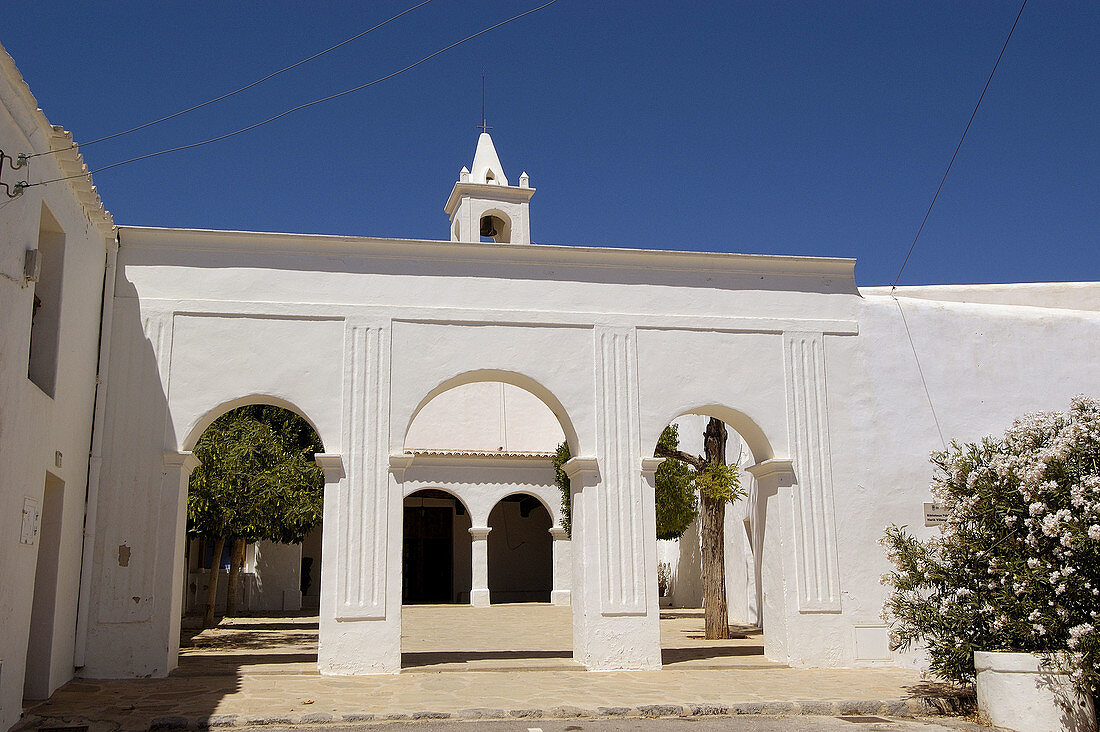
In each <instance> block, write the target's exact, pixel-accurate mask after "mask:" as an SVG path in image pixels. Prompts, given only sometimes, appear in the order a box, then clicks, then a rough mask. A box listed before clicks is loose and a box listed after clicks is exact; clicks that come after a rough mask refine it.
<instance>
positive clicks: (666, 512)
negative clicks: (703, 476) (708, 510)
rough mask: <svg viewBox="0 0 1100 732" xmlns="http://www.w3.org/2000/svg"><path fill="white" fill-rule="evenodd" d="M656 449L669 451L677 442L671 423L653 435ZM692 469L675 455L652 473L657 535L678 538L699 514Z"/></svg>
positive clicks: (678, 439)
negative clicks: (656, 434) (655, 437)
mask: <svg viewBox="0 0 1100 732" xmlns="http://www.w3.org/2000/svg"><path fill="white" fill-rule="evenodd" d="M657 445H658V450H665V451H671V450H676V449H677V448H678V447H679V446H680V433H679V431H678V429H677V427H676V425H674V424H670V425H669V426H668V427H665V430H664V432H662V433H661V436H660V437H659V438H658V439H657ZM692 478H693V474H692V470H691V468H690V467H689V466H688V465H687V464H686V463H684V462H683V461H680V460H677V459H676V458H671V459H666V460H665V461H664V462H663V463H661V464H660V466H659V467H658V468H657V473H656V474H655V475H654V494H655V498H656V503H657V538H658V539H679V538H680V537H681V536H683V535H684V532H685V531H687V530H688V527H689V526H691V524H692V522H693V521H695V518H696V517H697V516H698V515H699V499H698V497H697V494H696V493H695V487H694V486H693V485H692Z"/></svg>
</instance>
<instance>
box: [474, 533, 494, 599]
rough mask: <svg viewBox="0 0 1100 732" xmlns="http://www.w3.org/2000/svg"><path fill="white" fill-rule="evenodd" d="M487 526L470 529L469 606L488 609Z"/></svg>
mask: <svg viewBox="0 0 1100 732" xmlns="http://www.w3.org/2000/svg"><path fill="white" fill-rule="evenodd" d="M490 531H492V528H490V527H488V526H472V527H470V563H471V564H470V604H471V605H473V606H474V607H489V532H490Z"/></svg>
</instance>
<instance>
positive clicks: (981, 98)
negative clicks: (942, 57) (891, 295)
mask: <svg viewBox="0 0 1100 732" xmlns="http://www.w3.org/2000/svg"><path fill="white" fill-rule="evenodd" d="M1025 7H1027V0H1024V2H1023V3H1022V4H1021V5H1020V12H1018V13H1016V20H1015V21H1013V23H1012V28H1010V29H1009V31H1008V37H1007V38H1005V42H1004V45H1003V46H1001V52H1000V53H999V54H997V61H996V62H995V63H994V64H993V70H992V71H990V72H989V78H988V79H986V81H985V87H984V88H983V89H982V94H981V96H979V97H978V103H977V104H975V105H974V111H973V112H971V113H970V120H969V121H968V122H967V123H966V129H965V130H963V133H962V137H960V138H959V144H958V145H956V146H955V152H954V154H953V155H952V156H951V161H950V162H949V163H948V164H947V170H945V171H944V173H943V177H942V178H940V184H939V186H938V187H937V188H936V194H935V195H934V196H932V203H930V204H928V210H927V211H925V212H924V219H923V220H922V221H921V222H920V228H919V229H917V235H916V236H914V237H913V243H912V244H910V245H909V252H908V253H907V254H906V255H905V261H904V262H902V263H901V269H900V270H898V276H897V278H896V279H895V280H894V284H893V285H891V287H890V291H891V292H893V291H894V290H896V289H897V288H898V282H900V281H901V273H902V272H904V271H905V265H907V264H909V257H911V256H913V250H914V249H915V248H916V246H917V239H920V235H921V232H922V231H924V225H925V224H927V223H928V217H929V215H931V213H932V207H933V206H935V205H936V199H937V198H939V197H940V191H942V190H943V184H944V182H945V181H946V180H947V174H948V173H950V172H951V166H952V165H954V164H955V158H956V157H957V156H958V154H959V149H960V148H962V144H963V140H965V139H966V133H967V132H969V131H970V125H971V123H972V122H973V121H974V117H975V115H977V114H978V107H980V106H982V100H983V99H985V93H986V91H988V89H989V83H990V82H991V81H993V74H995V73H997V66H999V65H1000V63H1001V57H1002V56H1004V55H1005V49H1006V48H1008V42H1009V41H1010V40H1012V32H1013V31H1015V30H1016V24H1017V23H1019V22H1020V16H1021V15H1023V14H1024V8H1025Z"/></svg>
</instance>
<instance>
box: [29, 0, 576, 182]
mask: <svg viewBox="0 0 1100 732" xmlns="http://www.w3.org/2000/svg"><path fill="white" fill-rule="evenodd" d="M557 1H558V0H549V2H546V3H543V4H542V5H539V6H538V7H535V8H531V9H530V10H527V11H524V12H522V13H520V14H518V15H513V16H512V17H511V18H508V19H507V20H502V21H500V22H499V23H494V24H493V25H491V26H489V27H487V28H483V29H481V30H479V31H478V32H477V33H472V34H470V35H468V36H466V37H465V38H463V39H462V40H459V41H455V42H454V43H452V44H450V45H449V46H444V47H443V48H441V49H439V50H438V51H435V52H433V53H430V54H428V55H427V56H425V57H424V58H422V59H420V60H419V61H414V62H413V63H411V64H409V65H408V66H405V67H404V68H400V69H398V70H397V71H394V72H392V73H389V74H386V75H385V76H382V77H379V78H377V79H375V80H374V81H368V82H367V83H366V84H360V85H359V86H355V87H352V88H351V89H345V90H344V91H342V92H337V93H336V94H330V95H328V96H327V97H321V98H320V99H314V100H313V101H312V102H306V103H304V104H299V105H298V106H296V107H291V108H290V109H288V110H286V111H284V112H280V113H279V114H277V115H275V116H274V117H268V118H267V119H265V120H261V121H260V122H256V123H254V124H251V125H248V126H247V127H242V128H241V129H239V130H234V131H233V132H227V133H225V134H224V135H218V136H217V137H211V138H209V139H207V140H199V141H198V142H192V143H190V144H187V145H179V146H177V147H170V148H167V149H165V150H158V151H157V152H152V153H147V154H145V155H139V156H137V157H136V158H130V159H128V160H121V161H119V162H117V163H111V164H110V165H104V166H103V167H101V168H96V169H95V170H89V171H88V172H86V173H77V174H76V175H67V176H64V177H62V178H51V179H50V180H43V181H39V182H38V183H28V184H27V185H26V186H24V187H25V188H31V187H33V186H44V185H47V184H48V183H59V182H61V181H66V180H73V179H74V178H83V177H85V176H89V175H94V174H95V173H99V172H102V171H104V170H110V169H111V168H117V167H119V166H120V165H129V164H130V163H136V162H138V161H139V160H148V159H149V158H155V157H158V156H160V155H167V154H168V153H174V152H180V151H182V150H191V149H193V148H196V147H202V146H203V145H209V144H211V143H214V142H219V141H221V140H225V139H228V138H230V137H234V136H236V135H240V134H243V133H245V132H250V131H251V130H254V129H256V128H257V127H263V126H264V125H266V124H269V123H271V122H274V121H275V120H278V119H282V118H283V117H286V116H287V115H288V114H293V113H294V112H298V111H300V110H303V109H306V108H307V107H312V106H314V105H317V104H321V103H322V102H329V101H332V100H333V99H338V98H340V97H342V96H346V95H348V94H353V93H355V92H357V91H362V90H363V89H366V88H367V87H371V86H374V85H375V84H380V83H381V82H383V81H386V80H387V79H392V78H393V77H395V76H397V75H399V74H403V73H405V72H406V71H408V70H409V69H413V68H416V67H417V66H419V65H420V64H422V63H424V62H425V61H428V60H430V59H433V58H435V57H436V56H438V55H440V54H442V53H446V52H447V51H449V50H451V49H452V48H454V47H455V46H461V45H462V44H463V43H466V42H467V41H472V40H473V39H475V38H477V37H478V36H481V35H484V34H486V33H488V32H489V31H491V30H495V29H497V28H499V27H501V26H502V25H507V24H508V23H511V22H513V21H515V20H519V19H520V18H522V17H524V16H526V15H530V14H532V13H537V12H538V11H540V10H542V9H543V8H547V7H549V6H551V5H553V4H554V3H556V2H557Z"/></svg>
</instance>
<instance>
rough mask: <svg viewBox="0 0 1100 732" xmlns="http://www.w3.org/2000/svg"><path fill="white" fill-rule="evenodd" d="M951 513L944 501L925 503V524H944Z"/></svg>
mask: <svg viewBox="0 0 1100 732" xmlns="http://www.w3.org/2000/svg"><path fill="white" fill-rule="evenodd" d="M950 515H951V512H950V511H948V510H947V506H945V505H944V504H942V503H926V504H924V525H925V526H943V524H944V522H945V521H947V517H948V516H950Z"/></svg>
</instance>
